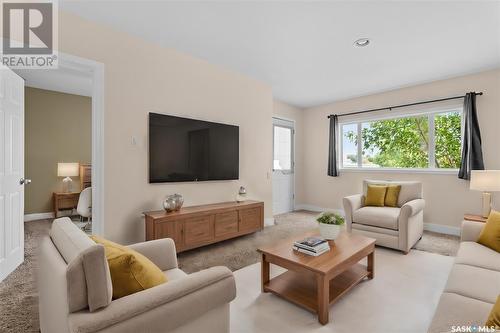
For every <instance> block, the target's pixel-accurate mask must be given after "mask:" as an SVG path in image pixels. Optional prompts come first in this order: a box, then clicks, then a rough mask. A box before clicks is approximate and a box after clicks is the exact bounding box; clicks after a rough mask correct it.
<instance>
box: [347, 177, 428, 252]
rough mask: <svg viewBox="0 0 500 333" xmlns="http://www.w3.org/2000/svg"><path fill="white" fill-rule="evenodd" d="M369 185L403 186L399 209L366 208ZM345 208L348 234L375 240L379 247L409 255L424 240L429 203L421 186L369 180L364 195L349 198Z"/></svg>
mask: <svg viewBox="0 0 500 333" xmlns="http://www.w3.org/2000/svg"><path fill="white" fill-rule="evenodd" d="M368 184H395V185H401V191H400V193H399V198H398V204H397V207H370V206H365V205H364V200H365V196H366V190H367V187H368ZM343 204H344V210H345V215H346V228H347V231H349V232H354V233H360V234H363V235H365V236H367V237H371V238H375V239H376V244H377V245H380V246H385V247H390V248H393V249H398V250H401V251H403V252H404V253H408V251H409V250H410V249H411V248H412V246H413V245H415V243H416V242H417V241H418V240H419V239H420V238H421V237H422V233H423V228H424V223H423V216H424V206H425V200H424V199H423V198H422V183H420V182H416V181H383V180H365V181H364V182H363V194H356V195H351V196H348V197H345V198H344V199H343Z"/></svg>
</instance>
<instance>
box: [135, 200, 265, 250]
mask: <svg viewBox="0 0 500 333" xmlns="http://www.w3.org/2000/svg"><path fill="white" fill-rule="evenodd" d="M144 215H145V216H146V240H148V241H149V240H153V239H159V238H172V239H173V240H174V242H175V247H176V249H177V252H182V251H185V250H189V249H194V248H197V247H200V246H204V245H207V244H212V243H216V242H219V241H222V240H225V239H229V238H234V237H238V236H241V235H245V234H249V233H252V232H255V231H258V230H262V229H263V228H264V203H263V202H260V201H250V200H247V201H244V202H235V201H234V202H224V203H217V204H211V205H201V206H191V207H183V208H181V210H180V211H177V212H170V213H167V212H166V211H164V210H160V211H153V212H145V213H144Z"/></svg>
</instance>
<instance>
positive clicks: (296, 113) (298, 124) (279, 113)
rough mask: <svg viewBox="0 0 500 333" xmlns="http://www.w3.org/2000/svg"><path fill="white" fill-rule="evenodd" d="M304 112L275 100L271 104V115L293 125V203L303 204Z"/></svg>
mask: <svg viewBox="0 0 500 333" xmlns="http://www.w3.org/2000/svg"><path fill="white" fill-rule="evenodd" d="M303 113H304V111H303V110H302V109H300V108H297V107H295V106H292V105H289V104H286V103H284V102H282V101H279V100H277V99H275V100H274V104H273V115H274V116H275V117H277V118H282V119H286V120H292V121H293V122H294V123H295V203H296V204H297V203H302V202H304V200H305V198H304V197H302V196H299V195H302V194H303V193H304V191H301V189H302V188H303V186H304V185H303V175H304V164H303V160H302V156H303V155H304V146H303V143H304V126H303Z"/></svg>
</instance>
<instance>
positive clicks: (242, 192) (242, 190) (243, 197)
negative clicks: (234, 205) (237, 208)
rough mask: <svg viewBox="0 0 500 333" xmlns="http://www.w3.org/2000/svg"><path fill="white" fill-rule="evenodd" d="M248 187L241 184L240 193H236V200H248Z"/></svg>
mask: <svg viewBox="0 0 500 333" xmlns="http://www.w3.org/2000/svg"><path fill="white" fill-rule="evenodd" d="M246 196H247V189H246V188H245V187H244V186H240V189H239V191H238V194H236V202H242V201H245V200H246Z"/></svg>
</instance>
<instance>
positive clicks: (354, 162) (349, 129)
mask: <svg viewBox="0 0 500 333" xmlns="http://www.w3.org/2000/svg"><path fill="white" fill-rule="evenodd" d="M342 166H343V167H344V168H353V167H357V166H358V125H357V124H347V125H343V126H342Z"/></svg>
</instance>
